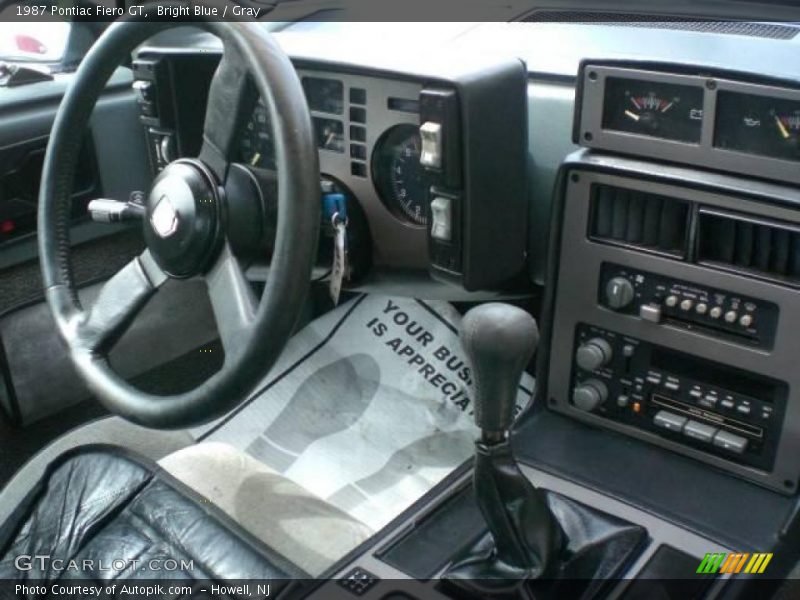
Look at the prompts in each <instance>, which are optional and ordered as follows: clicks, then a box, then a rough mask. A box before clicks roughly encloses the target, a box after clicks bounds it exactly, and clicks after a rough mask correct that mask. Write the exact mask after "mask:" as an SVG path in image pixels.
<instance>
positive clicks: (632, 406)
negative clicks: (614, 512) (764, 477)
mask: <svg viewBox="0 0 800 600" xmlns="http://www.w3.org/2000/svg"><path fill="white" fill-rule="evenodd" d="M573 357H574V360H573V368H572V376H571V386H570V390H571V396H570V402H571V404H572V405H573V406H574V407H575V408H577V409H580V410H581V411H586V412H591V413H594V414H596V415H599V416H602V417H605V418H608V419H612V420H614V421H616V422H618V423H622V424H625V425H629V426H632V427H636V428H637V429H643V430H646V431H649V432H652V433H654V434H656V435H658V436H660V437H663V438H667V439H669V440H672V441H675V442H678V443H680V444H683V445H687V446H690V447H693V448H696V449H698V450H702V451H703V452H707V453H711V454H715V455H718V456H721V457H723V458H726V459H728V460H732V461H735V462H737V463H739V464H745V465H749V466H753V467H756V468H760V469H764V470H770V469H771V468H772V465H773V462H774V460H775V453H776V450H777V447H778V441H779V437H780V431H781V424H782V421H783V416H784V412H785V404H786V395H787V386H786V385H785V384H783V383H781V382H777V381H772V380H769V379H767V378H765V377H763V376H761V375H755V374H751V373H743V372H742V371H740V370H736V369H732V368H730V367H726V366H724V365H720V364H717V363H714V362H712V361H709V360H707V359H705V358H700V357H696V356H691V355H688V354H684V353H681V352H678V351H675V350H671V349H667V348H663V347H660V346H657V345H655V344H651V343H649V342H646V341H643V340H639V339H636V338H633V337H630V336H624V335H621V334H619V333H615V332H611V331H607V330H604V329H601V328H598V327H594V326H591V325H587V324H579V325H578V326H577V328H576V331H575V341H574V353H573Z"/></svg>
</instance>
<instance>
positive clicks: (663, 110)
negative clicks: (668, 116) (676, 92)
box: [661, 102, 675, 113]
mask: <svg viewBox="0 0 800 600" xmlns="http://www.w3.org/2000/svg"><path fill="white" fill-rule="evenodd" d="M674 104H675V103H674V102H670V103H669V104H667V105H665V106H664V108H662V109H661V112H662V113H665V112H667V111H668V110H669V109H670V108H672V106H673V105H674Z"/></svg>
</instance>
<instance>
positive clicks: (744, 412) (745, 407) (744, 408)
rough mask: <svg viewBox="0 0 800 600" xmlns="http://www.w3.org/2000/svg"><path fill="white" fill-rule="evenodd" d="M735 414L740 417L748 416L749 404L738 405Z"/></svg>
mask: <svg viewBox="0 0 800 600" xmlns="http://www.w3.org/2000/svg"><path fill="white" fill-rule="evenodd" d="M736 412H738V413H739V414H742V415H749V414H750V405H749V404H740V405H739V406H737V407H736Z"/></svg>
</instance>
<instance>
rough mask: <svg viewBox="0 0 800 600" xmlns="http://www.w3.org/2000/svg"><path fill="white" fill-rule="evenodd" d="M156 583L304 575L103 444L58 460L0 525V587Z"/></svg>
mask: <svg viewBox="0 0 800 600" xmlns="http://www.w3.org/2000/svg"><path fill="white" fill-rule="evenodd" d="M20 556H22V557H27V556H48V557H49V558H48V559H47V560H32V561H28V560H26V559H23V560H22V561H20V559H19V557H20ZM164 577H169V578H178V579H192V580H209V579H217V580H225V579H269V580H273V582H275V580H280V579H295V578H305V577H307V574H306V573H305V572H304V571H303V570H302V569H300V568H299V567H297V566H296V565H294V564H292V563H291V562H290V561H289V560H287V559H286V558H284V557H283V556H281V555H280V554H279V553H278V552H276V551H274V550H273V549H272V548H270V547H268V546H266V545H264V544H262V543H260V542H259V541H258V540H256V539H255V538H253V537H252V536H250V535H249V534H248V533H247V532H245V531H244V530H242V529H241V528H240V527H239V526H238V525H236V524H235V523H234V522H233V521H231V520H230V519H229V518H228V517H226V516H225V515H224V514H223V513H222V512H221V511H219V510H218V509H217V508H216V507H215V506H214V505H212V504H211V503H209V502H208V501H207V500H205V499H203V498H201V497H199V496H198V495H196V494H195V493H194V492H192V491H191V490H188V489H186V488H185V487H184V486H183V485H182V484H181V483H180V482H178V481H176V480H174V478H172V477H171V476H170V475H169V474H167V473H164V472H163V471H162V470H161V469H160V468H159V467H158V466H157V465H155V464H154V463H152V462H150V461H148V460H145V459H139V458H137V457H134V456H132V455H131V454H129V453H126V452H125V451H122V450H120V449H119V448H114V447H110V446H109V447H105V446H85V447H82V448H78V449H76V450H74V451H70V452H68V453H66V454H64V455H62V456H60V457H59V458H58V459H56V460H55V461H54V462H53V463H52V464H51V466H50V467H49V468H48V470H47V472H46V473H45V475H44V477H43V478H42V479H41V480H40V481H39V483H38V485H37V486H35V487H34V489H33V490H32V491H31V493H30V494H28V496H27V497H26V499H25V500H24V501H23V502H22V503H21V504H20V505H19V507H18V508H17V509H16V510H15V511H14V513H13V514H12V515H11V517H10V518H9V519H8V520H7V521H6V522H5V523H4V524H3V525H2V526H0V579H11V580H35V581H37V582H38V583H39V584H42V583H44V582H48V581H54V580H57V579H63V578H79V579H93V580H98V581H103V580H112V579H113V580H120V579H122V580H124V579H147V578H150V579H156V578H158V579H162V578H164ZM276 585H279V584H278V583H277V582H276ZM273 589H275V587H273Z"/></svg>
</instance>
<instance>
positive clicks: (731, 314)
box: [725, 310, 739, 323]
mask: <svg viewBox="0 0 800 600" xmlns="http://www.w3.org/2000/svg"><path fill="white" fill-rule="evenodd" d="M738 318H739V315H738V314H736V311H735V310H729V311H728V312H726V313H725V322H726V323H736V319H738Z"/></svg>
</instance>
